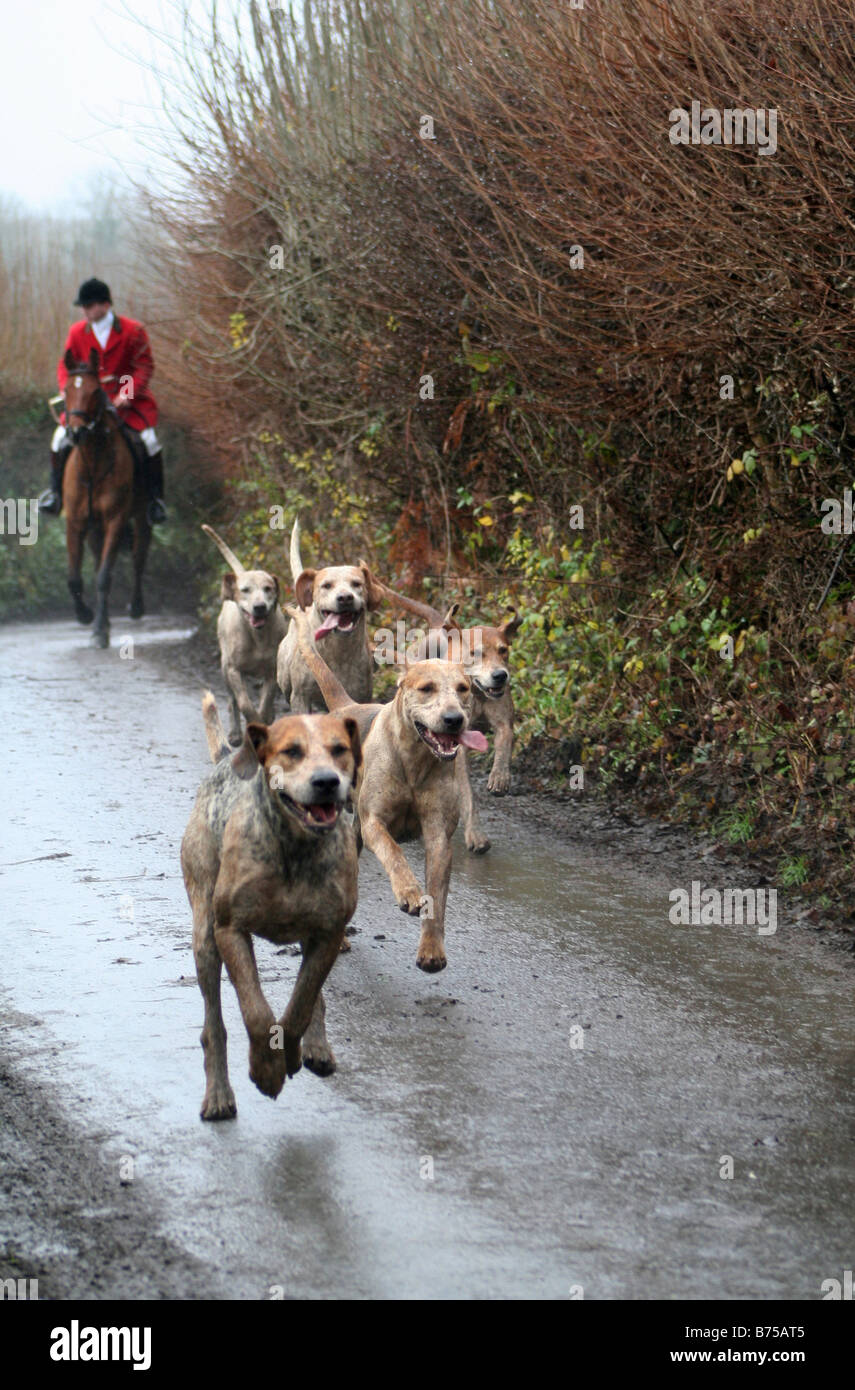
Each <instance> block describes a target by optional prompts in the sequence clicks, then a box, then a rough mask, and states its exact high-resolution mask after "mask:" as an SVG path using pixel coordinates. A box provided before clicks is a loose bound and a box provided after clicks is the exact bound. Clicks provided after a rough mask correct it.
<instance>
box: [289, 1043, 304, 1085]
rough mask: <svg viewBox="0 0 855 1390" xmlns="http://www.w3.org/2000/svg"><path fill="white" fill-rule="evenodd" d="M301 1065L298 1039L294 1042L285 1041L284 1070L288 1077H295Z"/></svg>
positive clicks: (301, 1056) (300, 1048) (301, 1058)
mask: <svg viewBox="0 0 855 1390" xmlns="http://www.w3.org/2000/svg"><path fill="white" fill-rule="evenodd" d="M302 1065H303V1049H302V1047H301V1046H300V1039H299V1038H298V1039H297V1040H296V1042H295V1041H293V1040H292V1039H288V1038H286V1039H285V1069H286V1071H287V1072H288V1075H289V1076H296V1075H297V1072H298V1071H299V1070H300V1068H301V1066H302Z"/></svg>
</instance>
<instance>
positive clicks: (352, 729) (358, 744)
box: [344, 719, 362, 772]
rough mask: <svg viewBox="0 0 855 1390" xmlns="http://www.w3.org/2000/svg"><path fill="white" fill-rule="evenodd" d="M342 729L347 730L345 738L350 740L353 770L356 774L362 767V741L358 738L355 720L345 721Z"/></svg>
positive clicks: (357, 726) (357, 727)
mask: <svg viewBox="0 0 855 1390" xmlns="http://www.w3.org/2000/svg"><path fill="white" fill-rule="evenodd" d="M344 727H345V728H346V729H347V736H348V738H349V739H350V749H351V752H352V753H353V765H354V769H355V771H356V772H358V771H359V769H360V768H361V766H362V739H361V738H360V736H359V725H358V724H357V722H356V720H355V719H345V721H344Z"/></svg>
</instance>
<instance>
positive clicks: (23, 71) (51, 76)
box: [0, 0, 229, 215]
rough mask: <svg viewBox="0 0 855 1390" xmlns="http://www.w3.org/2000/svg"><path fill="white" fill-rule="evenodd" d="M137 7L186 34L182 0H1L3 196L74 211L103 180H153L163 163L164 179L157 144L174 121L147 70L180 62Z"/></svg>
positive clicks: (195, 1)
mask: <svg viewBox="0 0 855 1390" xmlns="http://www.w3.org/2000/svg"><path fill="white" fill-rule="evenodd" d="M134 8H136V9H137V10H138V12H139V13H141V14H142V15H143V16H144V17H145V20H146V23H147V25H148V26H149V27H151V28H154V29H156V30H159V31H160V32H161V33H163V34H166V35H167V36H171V37H173V38H174V37H175V36H177V35H179V34H180V32H181V23H180V8H181V6H180V5H179V4H178V3H177V2H176V0H145V2H144V3H141V0H0V52H2V54H3V75H2V90H3V94H4V98H5V103H4V104H5V109H6V112H7V117H6V121H7V126H6V139H5V140H4V142H3V154H2V158H0V197H2V198H8V197H17V198H19V199H20V200H21V201H22V202H23V203H24V204H25V205H26V207H27V208H28V209H31V210H33V211H45V212H47V211H50V212H54V213H56V214H60V215H62V214H69V215H71V213H72V212H73V208H74V202H75V195H77V196H80V194H81V191H82V192H84V193H85V192H86V191H88V189H89V188H90V187H91V186H92V184H93V182H94V181H96V180H98V178H99V176H104V175H106V176H108V177H110V178H112V179H114V180H118V181H120V182H121V181H124V179H125V177H126V175H130V177H131V178H132V179H134V180H136V181H140V180H143V179H146V181H150V178H148V179H147V170H150V169H151V168H152V166H153V165H154V170H155V172H154V175H153V177H154V178H155V179H156V178H157V173H156V167H157V165H156V160H155V157H154V156H153V155H152V153H151V151H150V149H149V148H147V144H150V143H151V137H152V132H153V131H154V130H156V129H158V128H161V129H162V128H163V125H164V121H163V115H162V101H161V97H160V90H159V86H158V83H157V81H156V80H155V79H154V78H153V77H152V75H151V73H150V72H149V71H147V70H146V64H151V63H152V62H153V61H154V62H156V63H158V64H159V65H160V66H161V67H164V66H166V67H169V68H173V69H174V63H173V60H172V59H171V57H170V54H169V51H168V49H167V48H166V47H165V46H164V45H163V44H162V43H158V42H157V40H156V39H154V38H153V37H152V36H150V35H149V34H148V33H146V31H145V29H143V28H141V27H140V26H139V25H138V24H137V23H136V22H135V21H134V19H133V9H134ZM188 8H189V10H190V12H191V14H192V15H193V16H194V18H197V19H200V20H204V19H205V17H206V16H207V15H208V14H209V13H210V9H211V0H188ZM222 8H223V9H226V10H227V9H228V8H229V6H228V5H224V6H222ZM10 121H11V127H10Z"/></svg>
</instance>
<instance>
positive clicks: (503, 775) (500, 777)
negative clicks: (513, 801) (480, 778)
mask: <svg viewBox="0 0 855 1390" xmlns="http://www.w3.org/2000/svg"><path fill="white" fill-rule="evenodd" d="M510 785H511V774H510V773H509V772H501V771H500V772H497V771H496V769H495V768H493V771H492V772H491V773H490V776H489V777H488V778H487V791H488V792H491V793H492V794H493V796H505V795H506V794H507V791H508V788H509V787H510Z"/></svg>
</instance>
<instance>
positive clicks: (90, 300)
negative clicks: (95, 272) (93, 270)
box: [74, 276, 113, 309]
mask: <svg viewBox="0 0 855 1390" xmlns="http://www.w3.org/2000/svg"><path fill="white" fill-rule="evenodd" d="M112 302H113V298H112V295H111V294H110V286H109V285H105V284H104V281H103V280H96V279H95V278H94V276H93V278H92V279H91V280H84V281H83V284H82V285H81V286H80V289H79V290H78V291H77V298H76V299H75V301H74V303H75V304H79V305H80V307H81V309H85V308H86V307H87V306H88V305H89V304H112Z"/></svg>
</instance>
